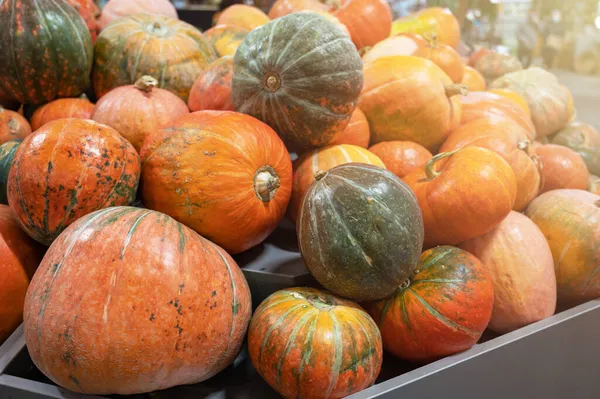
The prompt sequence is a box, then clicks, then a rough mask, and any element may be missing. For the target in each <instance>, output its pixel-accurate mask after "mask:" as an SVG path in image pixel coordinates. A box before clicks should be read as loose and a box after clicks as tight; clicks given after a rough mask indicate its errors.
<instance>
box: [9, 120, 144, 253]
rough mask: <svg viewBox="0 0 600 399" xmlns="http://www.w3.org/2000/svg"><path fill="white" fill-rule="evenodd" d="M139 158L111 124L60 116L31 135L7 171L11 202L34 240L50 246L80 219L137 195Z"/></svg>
mask: <svg viewBox="0 0 600 399" xmlns="http://www.w3.org/2000/svg"><path fill="white" fill-rule="evenodd" d="M139 176H140V158H139V156H138V154H137V153H136V152H135V149H134V148H133V146H131V144H129V143H128V142H127V141H126V140H125V139H124V138H122V137H121V136H120V135H119V133H117V131H115V130H114V129H112V128H111V127H108V126H105V125H101V124H99V123H96V122H94V121H91V120H84V119H73V118H70V119H58V120H55V121H52V122H50V123H47V124H46V125H44V126H43V127H41V128H40V129H39V130H37V131H36V132H35V133H33V134H31V135H29V136H27V137H26V138H25V140H23V142H22V143H21V145H20V146H19V149H18V150H17V154H16V155H15V159H14V161H13V165H12V167H11V168H10V173H9V175H8V203H9V204H10V206H11V208H13V210H14V211H15V215H16V216H17V219H18V220H19V222H20V223H21V226H22V227H23V229H24V230H25V232H26V233H27V234H29V236H30V237H32V238H33V239H35V240H36V241H38V242H40V243H42V244H44V245H50V244H51V243H52V241H54V239H55V238H56V237H58V235H59V234H60V233H61V232H62V231H63V230H64V229H65V228H66V227H67V226H69V225H70V224H71V223H73V222H74V221H75V220H77V219H79V218H80V217H82V216H84V215H86V214H88V213H91V212H93V211H96V210H98V209H101V208H106V207H110V206H115V205H126V204H129V203H131V202H132V201H133V200H134V199H135V196H136V191H137V186H138V181H139Z"/></svg>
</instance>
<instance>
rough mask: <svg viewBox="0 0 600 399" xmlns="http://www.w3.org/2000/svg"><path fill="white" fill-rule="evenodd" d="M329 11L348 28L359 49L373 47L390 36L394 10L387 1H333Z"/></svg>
mask: <svg viewBox="0 0 600 399" xmlns="http://www.w3.org/2000/svg"><path fill="white" fill-rule="evenodd" d="M330 5H331V8H330V9H329V11H330V12H331V13H332V14H333V15H334V16H335V17H336V18H337V19H338V20H339V21H340V22H341V23H342V24H344V25H345V26H346V28H348V31H349V32H350V37H351V38H352V42H354V45H355V46H356V48H357V49H359V50H360V49H362V48H363V47H366V46H373V45H374V44H376V43H377V42H379V41H381V40H383V39H385V38H386V37H388V36H389V35H390V31H391V29H392V9H391V8H390V5H389V4H388V2H387V1H385V0H339V1H331V2H330Z"/></svg>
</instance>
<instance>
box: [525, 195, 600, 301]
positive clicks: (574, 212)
mask: <svg viewBox="0 0 600 399" xmlns="http://www.w3.org/2000/svg"><path fill="white" fill-rule="evenodd" d="M525 215H527V216H528V217H529V218H530V219H531V220H533V222H534V223H535V224H536V225H537V226H538V227H539V228H540V230H541V231H542V233H544V236H545V237H546V239H547V240H548V244H550V250H551V251H552V257H553V258H554V270H555V272H556V283H557V288H558V302H559V304H562V305H563V306H564V305H577V304H580V303H583V302H586V301H589V300H592V299H596V298H598V297H600V275H599V274H598V273H597V271H598V265H599V264H600V251H598V248H600V223H598V220H600V196H598V195H596V194H592V193H590V192H587V191H582V190H555V191H550V192H548V193H545V194H543V195H540V196H539V197H538V198H536V199H535V200H534V201H533V202H532V203H531V204H529V206H528V207H527V210H526V212H525Z"/></svg>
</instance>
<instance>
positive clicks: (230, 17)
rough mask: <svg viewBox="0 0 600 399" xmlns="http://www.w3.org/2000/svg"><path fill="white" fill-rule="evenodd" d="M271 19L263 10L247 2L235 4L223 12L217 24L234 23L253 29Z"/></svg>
mask: <svg viewBox="0 0 600 399" xmlns="http://www.w3.org/2000/svg"><path fill="white" fill-rule="evenodd" d="M270 20H271V18H269V17H268V16H267V14H265V13H264V12H262V11H261V10H259V9H258V8H256V7H252V6H249V5H246V4H234V5H231V6H229V7H227V8H226V9H224V10H223V11H222V12H221V15H219V19H218V20H217V25H233V26H238V27H240V28H243V29H247V30H249V31H250V30H252V29H255V28H258V27H259V26H262V25H264V24H266V23H268V22H269V21H270Z"/></svg>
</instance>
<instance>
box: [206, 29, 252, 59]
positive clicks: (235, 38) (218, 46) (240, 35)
mask: <svg viewBox="0 0 600 399" xmlns="http://www.w3.org/2000/svg"><path fill="white" fill-rule="evenodd" d="M248 32H250V31H249V30H248V29H244V28H240V27H239V26H234V25H216V26H213V27H212V28H210V29H209V30H207V31H205V32H204V36H205V37H206V38H207V39H208V41H209V42H210V44H212V45H213V47H214V48H215V51H216V52H217V55H218V56H219V57H224V56H226V55H231V56H233V55H234V54H235V51H236V50H237V48H238V47H239V46H240V44H242V42H243V41H244V38H245V37H246V35H247V34H248Z"/></svg>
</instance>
